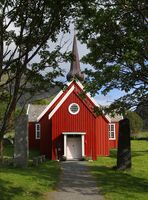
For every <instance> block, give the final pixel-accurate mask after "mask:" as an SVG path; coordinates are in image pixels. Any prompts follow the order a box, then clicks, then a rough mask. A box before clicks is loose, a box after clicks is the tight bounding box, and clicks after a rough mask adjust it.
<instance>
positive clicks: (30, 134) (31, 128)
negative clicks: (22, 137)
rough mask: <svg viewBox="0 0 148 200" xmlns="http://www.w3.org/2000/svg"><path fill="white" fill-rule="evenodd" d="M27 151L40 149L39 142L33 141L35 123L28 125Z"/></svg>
mask: <svg viewBox="0 0 148 200" xmlns="http://www.w3.org/2000/svg"><path fill="white" fill-rule="evenodd" d="M28 137H29V149H40V140H39V139H37V140H36V139H35V122H29V124H28Z"/></svg>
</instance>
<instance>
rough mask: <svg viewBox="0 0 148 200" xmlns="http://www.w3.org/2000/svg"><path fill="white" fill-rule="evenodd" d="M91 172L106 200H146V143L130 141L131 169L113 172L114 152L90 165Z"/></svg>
mask: <svg viewBox="0 0 148 200" xmlns="http://www.w3.org/2000/svg"><path fill="white" fill-rule="evenodd" d="M90 165H91V171H92V173H93V175H94V176H95V177H96V179H97V183H98V186H99V187H101V192H102V194H104V196H105V199H106V200H147V199H148V141H144V140H134V141H132V169H131V170H126V171H115V170H113V169H112V167H113V166H115V165H116V151H115V150H113V151H112V152H111V156H110V157H100V158H98V160H97V161H94V162H92V163H90Z"/></svg>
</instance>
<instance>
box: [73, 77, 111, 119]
mask: <svg viewBox="0 0 148 200" xmlns="http://www.w3.org/2000/svg"><path fill="white" fill-rule="evenodd" d="M76 83H77V84H78V86H79V87H80V88H81V89H82V90H83V89H84V86H83V85H82V84H81V83H80V82H79V81H77V82H76ZM86 96H87V97H88V98H89V99H90V100H91V101H92V102H93V103H94V105H95V106H97V107H100V105H99V104H98V103H97V102H96V101H95V100H94V99H93V98H92V97H91V95H90V94H89V93H88V92H87V93H86ZM104 116H105V118H106V119H107V120H108V121H109V122H111V119H110V117H109V116H108V115H104Z"/></svg>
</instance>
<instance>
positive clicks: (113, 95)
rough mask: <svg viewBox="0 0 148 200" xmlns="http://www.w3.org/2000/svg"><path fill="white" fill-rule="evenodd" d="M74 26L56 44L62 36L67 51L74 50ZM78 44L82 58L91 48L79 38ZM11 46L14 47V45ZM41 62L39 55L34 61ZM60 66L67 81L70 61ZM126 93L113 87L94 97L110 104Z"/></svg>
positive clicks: (88, 66) (101, 102) (81, 64)
mask: <svg viewBox="0 0 148 200" xmlns="http://www.w3.org/2000/svg"><path fill="white" fill-rule="evenodd" d="M14 29H15V31H16V32H17V31H19V30H16V28H14V26H13V24H12V25H11V26H10V30H14ZM74 32H75V31H74V26H73V25H72V24H71V26H70V33H66V34H64V35H63V34H62V33H60V34H59V37H58V42H57V43H56V44H59V43H60V41H61V38H62V44H63V43H65V42H66V45H65V46H64V47H63V51H65V49H67V50H68V51H71V50H72V45H73V37H74ZM56 44H53V43H51V42H50V43H49V46H50V48H51V50H52V49H54V47H55V45H56ZM77 46H78V53H79V58H80V60H81V58H82V57H83V56H84V55H86V54H87V53H88V52H89V50H88V49H87V47H86V45H85V44H81V43H80V41H78V40H77ZM11 48H14V47H13V45H12V47H11ZM34 61H35V62H39V61H40V60H39V57H35V58H34V59H33V60H32V62H34ZM80 66H81V70H84V69H85V68H91V66H90V65H88V64H83V63H81V62H80ZM60 67H61V68H62V69H64V71H65V77H59V79H60V80H61V81H62V82H65V81H66V75H67V73H68V72H69V70H70V63H61V64H60ZM124 94H125V93H124V92H122V91H120V90H117V89H113V90H112V91H110V92H109V93H108V94H107V95H106V96H104V95H101V94H99V95H96V96H95V97H94V99H95V100H96V102H97V103H98V104H100V105H108V104H110V103H112V102H113V101H114V100H115V99H117V98H119V97H121V96H123V95H124Z"/></svg>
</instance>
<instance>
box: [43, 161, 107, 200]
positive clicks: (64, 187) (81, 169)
mask: <svg viewBox="0 0 148 200" xmlns="http://www.w3.org/2000/svg"><path fill="white" fill-rule="evenodd" d="M60 164H61V168H62V175H61V179H60V182H59V185H58V188H57V190H56V191H54V192H51V193H48V196H47V199H46V200H104V198H103V196H102V195H101V194H99V190H98V188H97V187H96V182H95V180H94V179H93V177H92V176H91V175H90V173H89V171H88V166H86V163H85V162H82V161H81V162H79V161H66V162H61V163H60Z"/></svg>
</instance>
